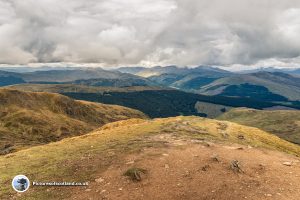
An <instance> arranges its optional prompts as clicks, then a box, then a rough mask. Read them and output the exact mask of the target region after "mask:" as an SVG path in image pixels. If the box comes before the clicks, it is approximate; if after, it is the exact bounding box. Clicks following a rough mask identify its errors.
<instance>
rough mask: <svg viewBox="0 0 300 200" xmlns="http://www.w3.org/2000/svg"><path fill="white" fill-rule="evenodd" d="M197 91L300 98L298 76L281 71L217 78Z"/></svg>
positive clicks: (269, 98)
mask: <svg viewBox="0 0 300 200" xmlns="http://www.w3.org/2000/svg"><path fill="white" fill-rule="evenodd" d="M198 92H200V93H201V94H207V95H225V96H240V97H250V98H254V99H260V100H267V101H287V100H292V101H296V100H298V101H299V100H300V78H298V77H294V76H291V75H289V74H285V73H281V72H257V73H253V74H240V75H235V76H232V77H225V78H221V79H218V80H216V81H214V82H212V83H210V84H208V85H206V86H204V87H202V88H201V89H200V90H199V91H198Z"/></svg>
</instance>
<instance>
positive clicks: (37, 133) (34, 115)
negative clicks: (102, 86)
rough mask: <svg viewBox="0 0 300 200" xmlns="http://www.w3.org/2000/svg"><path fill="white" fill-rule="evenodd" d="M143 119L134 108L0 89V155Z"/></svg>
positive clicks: (47, 94) (61, 96)
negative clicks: (129, 120)
mask: <svg viewBox="0 0 300 200" xmlns="http://www.w3.org/2000/svg"><path fill="white" fill-rule="evenodd" d="M145 117H146V116H145V115H144V114H143V113H141V112H139V111H136V110H133V109H129V108H125V107H121V106H113V105H105V104H98V103H89V102H84V101H75V100H73V99H71V98H68V97H65V96H63V95H59V94H50V93H32V92H21V91H17V90H7V89H0V153H1V154H6V153H9V152H12V151H15V150H18V149H19V148H22V147H24V146H31V145H37V144H45V143H48V142H52V141H57V140H60V139H62V138H65V137H70V136H76V135H81V134H84V133H87V132H90V131H91V130H93V129H95V128H98V127H100V126H102V125H104V124H106V123H109V122H114V121H118V120H124V119H129V118H145Z"/></svg>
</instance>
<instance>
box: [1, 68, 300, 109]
mask: <svg viewBox="0 0 300 200" xmlns="http://www.w3.org/2000/svg"><path fill="white" fill-rule="evenodd" d="M264 69H265V68H264ZM266 70H267V71H257V72H251V73H233V72H229V71H226V70H223V69H219V68H215V67H209V66H199V67H195V68H188V67H183V68H180V67H177V66H167V67H159V66H158V67H153V68H145V67H122V68H118V69H114V70H104V69H101V68H86V69H78V68H68V69H63V70H50V71H34V72H24V73H16V72H7V71H0V86H7V85H14V84H24V83H34V84H76V85H85V86H102V87H103V86H104V87H132V86H146V87H149V86H150V87H153V86H159V87H165V88H174V89H178V90H183V91H185V92H192V93H197V94H202V95H208V96H216V95H218V96H228V97H241V98H248V99H252V100H254V101H261V102H275V103H277V102H283V103H284V104H285V105H297V106H299V105H300V77H299V76H297V75H295V74H297V73H298V71H300V70H281V71H280V69H274V68H267V69H266ZM285 71H288V72H285ZM292 74H294V75H292Z"/></svg>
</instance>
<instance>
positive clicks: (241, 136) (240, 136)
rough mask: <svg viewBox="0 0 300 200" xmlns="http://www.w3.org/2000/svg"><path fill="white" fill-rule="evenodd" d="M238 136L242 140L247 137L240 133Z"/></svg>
mask: <svg viewBox="0 0 300 200" xmlns="http://www.w3.org/2000/svg"><path fill="white" fill-rule="evenodd" d="M237 137H238V139H240V140H244V139H245V136H243V135H238V136H237Z"/></svg>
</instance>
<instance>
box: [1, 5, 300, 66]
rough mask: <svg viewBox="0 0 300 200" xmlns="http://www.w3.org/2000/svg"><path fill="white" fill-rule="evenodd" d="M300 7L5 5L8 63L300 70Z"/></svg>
mask: <svg viewBox="0 0 300 200" xmlns="http://www.w3.org/2000/svg"><path fill="white" fill-rule="evenodd" d="M299 37H300V1H299V0H126V1H125V0H0V63H2V64H28V63H49V62H57V63H60V62H62V63H99V65H103V66H117V65H144V66H153V65H171V64H176V65H179V66H185V65H188V66H193V65H220V66H235V67H245V66H252V67H253V66H280V67H299V66H300V64H299V63H300V38H299Z"/></svg>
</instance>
